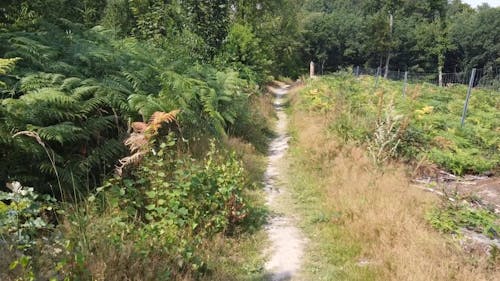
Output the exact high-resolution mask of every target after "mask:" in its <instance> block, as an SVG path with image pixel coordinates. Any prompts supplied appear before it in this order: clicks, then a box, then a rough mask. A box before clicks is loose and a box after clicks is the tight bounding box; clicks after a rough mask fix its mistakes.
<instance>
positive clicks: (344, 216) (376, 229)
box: [290, 98, 500, 281]
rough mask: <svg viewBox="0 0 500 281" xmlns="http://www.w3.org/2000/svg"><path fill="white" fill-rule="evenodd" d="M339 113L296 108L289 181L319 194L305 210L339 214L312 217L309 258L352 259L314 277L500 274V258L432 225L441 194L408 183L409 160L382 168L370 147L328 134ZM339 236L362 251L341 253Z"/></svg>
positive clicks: (452, 277) (476, 276) (431, 277)
mask: <svg viewBox="0 0 500 281" xmlns="http://www.w3.org/2000/svg"><path fill="white" fill-rule="evenodd" d="M295 99H297V98H295ZM296 102H300V101H296ZM334 118H335V114H332V115H330V116H325V115H323V116H319V115H316V116H314V115H312V114H311V113H307V112H301V111H296V112H294V113H293V115H292V122H291V123H292V127H293V131H294V132H295V140H296V143H295V144H294V145H293V146H292V151H293V156H292V161H293V164H292V168H291V171H290V174H291V181H292V182H298V184H297V185H300V186H298V187H296V188H295V192H298V193H303V194H308V195H307V196H309V197H311V196H315V195H314V194H315V193H317V194H318V195H317V198H316V199H317V200H318V202H317V207H316V208H314V207H311V206H307V203H304V204H303V206H302V207H300V208H299V209H302V212H303V214H302V215H304V216H305V217H308V216H309V217H310V216H312V215H314V213H318V212H321V213H325V214H337V215H335V216H332V217H331V218H329V219H328V222H327V224H326V225H325V224H321V225H314V223H310V222H309V223H306V224H309V225H305V228H306V230H308V231H309V232H310V233H309V234H310V235H314V236H315V237H314V239H311V241H312V246H311V248H312V249H314V250H315V251H319V253H318V252H317V253H315V254H312V256H313V257H312V258H310V259H311V260H313V261H309V265H312V266H315V265H318V264H319V263H320V262H319V261H318V259H321V262H325V261H332V260H338V259H337V258H336V257H335V255H339V256H342V257H345V256H349V258H348V259H350V260H348V261H345V260H344V261H343V262H341V263H340V264H336V265H330V266H331V267H335V269H333V270H331V272H334V273H323V274H324V275H321V274H322V273H321V271H323V272H328V270H327V268H326V267H325V266H319V269H317V271H319V273H312V275H314V276H311V278H318V279H320V278H323V279H321V280H366V279H374V280H398V281H399V280H412V281H413V280H415V281H416V280H422V281H424V280H425V281H427V280H464V281H469V280H500V265H498V264H496V265H495V264H489V263H488V261H487V259H486V257H481V256H478V255H475V256H474V255H472V254H467V253H465V252H464V251H463V250H462V249H461V247H460V246H459V244H458V242H456V241H452V240H451V237H449V236H446V235H443V234H440V233H438V232H437V231H435V230H434V229H432V228H430V226H429V224H428V223H427V222H426V221H425V219H424V216H425V213H426V211H427V210H428V209H429V208H430V207H431V206H432V204H434V203H436V201H437V200H438V199H437V198H436V197H435V195H432V194H429V193H425V192H423V191H421V190H419V189H414V188H412V187H410V185H409V178H408V176H407V174H406V171H405V169H406V167H404V166H402V165H400V164H392V165H387V166H385V167H383V168H377V167H375V166H374V165H373V164H372V162H371V161H370V160H369V158H368V157H367V156H366V151H365V150H364V148H361V147H354V146H352V145H349V144H348V145H339V142H337V141H336V140H335V137H333V136H329V135H328V133H327V131H326V128H327V124H328V123H329V122H332V121H333V120H334ZM311 194H312V195H311ZM297 197H298V198H301V197H304V195H301V194H299V195H297ZM308 200H309V201H310V200H315V199H314V198H309V199H308ZM319 228H321V230H316V229H319ZM325 228H326V229H328V228H331V229H332V230H331V231H326V230H325ZM332 233H334V234H335V235H333V234H332ZM339 233H340V234H339ZM336 243H345V244H349V245H351V244H352V245H354V246H353V248H356V247H358V246H359V247H358V248H359V250H354V251H353V253H351V254H352V255H350V254H349V253H347V254H346V253H336V252H335V251H332V248H335V247H337V246H333V245H335V244H336ZM346 247H347V246H346ZM310 255H311V254H310ZM318 256H319V257H320V258H318ZM321 256H325V257H321ZM314 259H316V260H315V261H314ZM359 261H364V265H362V266H361V265H359V264H358V262H359ZM338 268H341V269H338ZM366 268H369V270H370V271H371V275H370V274H368V275H362V276H370V277H359V276H361V275H359V274H358V273H356V271H360V270H366ZM337 271H342V272H341V273H339V274H338V276H341V277H339V278H338V279H337V278H335V279H334V278H333V277H332V276H334V275H335V274H337ZM328 274H329V275H328Z"/></svg>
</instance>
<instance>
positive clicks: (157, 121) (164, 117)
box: [147, 110, 180, 134]
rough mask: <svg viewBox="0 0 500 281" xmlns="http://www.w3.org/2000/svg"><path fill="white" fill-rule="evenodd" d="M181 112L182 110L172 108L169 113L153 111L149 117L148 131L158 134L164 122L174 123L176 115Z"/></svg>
mask: <svg viewBox="0 0 500 281" xmlns="http://www.w3.org/2000/svg"><path fill="white" fill-rule="evenodd" d="M179 112H180V110H172V111H170V112H168V113H166V112H160V111H157V112H155V113H153V115H152V116H151V118H150V119H149V126H148V128H147V131H149V132H151V133H153V134H156V133H157V132H158V130H159V129H160V128H161V124H162V123H172V122H175V117H176V116H177V114H178V113H179Z"/></svg>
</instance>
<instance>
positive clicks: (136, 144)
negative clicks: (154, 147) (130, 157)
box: [123, 133, 148, 153]
mask: <svg viewBox="0 0 500 281" xmlns="http://www.w3.org/2000/svg"><path fill="white" fill-rule="evenodd" d="M123 143H124V144H125V145H126V146H127V147H128V148H129V149H130V152H132V153H134V152H137V151H140V150H145V149H147V147H148V138H147V137H146V135H144V134H143V133H132V134H130V137H128V138H127V139H126V140H125V141H124V142H123Z"/></svg>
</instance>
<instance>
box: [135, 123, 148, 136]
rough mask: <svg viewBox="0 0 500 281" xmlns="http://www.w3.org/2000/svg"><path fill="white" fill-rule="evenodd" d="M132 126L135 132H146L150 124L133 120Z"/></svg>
mask: <svg viewBox="0 0 500 281" xmlns="http://www.w3.org/2000/svg"><path fill="white" fill-rule="evenodd" d="M131 127H132V130H133V131H134V133H144V132H145V131H146V129H147V128H148V124H147V123H145V122H132V124H131Z"/></svg>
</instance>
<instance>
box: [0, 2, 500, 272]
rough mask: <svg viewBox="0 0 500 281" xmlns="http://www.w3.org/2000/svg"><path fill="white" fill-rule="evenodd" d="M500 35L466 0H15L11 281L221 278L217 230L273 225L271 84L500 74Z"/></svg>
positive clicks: (7, 38) (3, 88)
mask: <svg viewBox="0 0 500 281" xmlns="http://www.w3.org/2000/svg"><path fill="white" fill-rule="evenodd" d="M499 36H500V8H492V7H489V6H487V5H482V6H480V7H478V8H477V9H473V8H471V7H470V6H468V5H467V4H464V3H461V1H460V0H453V1H446V0H425V1H413V0H366V1H345V0H335V1H333V0H332V1H328V0H307V1H300V0H199V1H198V0H3V1H1V3H0V102H1V107H0V121H1V122H0V157H1V159H2V161H1V162H0V190H4V191H6V192H3V191H2V192H1V194H0V199H1V201H0V232H1V233H0V236H1V238H0V251H3V252H7V253H8V254H6V256H8V258H6V259H5V260H3V261H2V262H0V269H2V271H3V269H4V268H9V270H7V271H5V272H8V273H5V275H2V274H3V273H0V279H2V280H4V279H6V280H9V278H14V277H13V276H24V277H23V278H25V279H27V280H33V279H30V278H32V277H33V278H35V277H36V278H41V279H51V278H55V279H54V280H59V279H61V278H64V277H66V276H67V277H68V278H71V277H75V276H78V277H79V278H81V279H82V280H94V279H95V278H96V276H101V277H103V278H105V280H114V279H116V280H122V279H123V278H122V277H123V276H127V277H129V278H132V279H133V274H142V275H144V274H145V276H149V277H148V278H146V279H148V280H153V279H158V280H165V279H169V278H170V279H178V280H181V279H182V278H186V279H189V278H203V277H206V276H210V274H211V273H210V272H211V270H215V271H217V269H216V268H217V263H218V262H217V261H215V260H213V252H210V250H212V251H214V250H216V249H211V246H210V245H208V244H207V242H206V241H207V240H208V241H212V240H210V239H214V237H216V236H217V235H222V236H223V237H226V236H230V235H236V234H238V233H244V232H246V231H249V229H251V228H252V227H255V225H256V224H258V221H260V220H261V217H259V216H261V215H262V211H261V210H260V209H259V207H255V206H257V205H258V204H259V203H256V202H253V199H252V195H251V194H249V192H247V189H248V190H251V189H252V187H254V186H255V182H258V181H259V175H261V174H262V171H261V169H260V168H257V167H256V166H259V165H262V163H260V162H259V163H258V164H257V163H254V162H258V160H256V159H258V157H259V155H261V154H262V153H264V152H265V151H266V149H267V145H268V137H269V136H270V135H271V134H272V132H271V130H270V124H271V122H272V118H273V117H272V114H271V113H269V112H266V111H265V106H262V104H264V103H265V102H266V98H267V97H266V95H265V94H264V92H265V87H264V85H266V83H268V82H270V81H272V80H273V79H275V78H278V77H281V78H284V77H290V78H292V79H297V78H299V77H300V76H301V75H303V74H304V73H305V72H306V68H307V67H308V66H309V62H310V61H314V62H316V63H317V64H318V65H320V68H321V70H322V71H336V70H340V69H344V68H348V67H352V66H356V65H361V66H366V67H385V68H386V69H393V70H399V69H401V70H411V71H416V72H432V73H436V72H438V71H439V70H441V71H443V72H460V71H465V70H467V69H471V68H481V69H483V71H484V72H483V73H488V72H491V73H494V75H498V68H499V67H500V43H499V42H500V38H499ZM247 146H248V147H251V148H248V147H247ZM235 148H236V149H235ZM238 149H239V152H241V151H243V152H241V153H235V152H234V150H236V151H237V152H238ZM249 151H250V152H249ZM259 153H260V154H259ZM247 154H251V155H250V156H249V155H247ZM250 158H251V159H250ZM249 159H250V160H249ZM139 163H140V164H139ZM259 173H260V174H259ZM28 187H30V188H28ZM164 187H171V188H170V189H167V190H165V189H164ZM174 187H175V188H174ZM21 190H22V192H21ZM7 191H14V192H13V193H12V192H7ZM250 193H251V192H250ZM12 202H15V204H14V203H12ZM65 204H67V205H65ZM254 204H255V206H254ZM167 205H168V208H166V207H165V206H167ZM12 208H14V211H13V209H12ZM13 214H14V215H13ZM160 236H161V237H163V238H164V239H158V237H160ZM43 239H45V240H44V241H49V240H50V242H46V243H45V242H44V243H39V242H37V241H41V240H43ZM159 240H161V241H159ZM4 242H5V243H4ZM8 244H9V245H17V248H15V249H13V248H12V247H6V246H4V245H8ZM47 245H48V246H47ZM7 248H8V249H7ZM54 249H56V250H57V251H56V252H57V254H55V255H52V256H51V255H48V254H47V252H50V251H52V250H54ZM226 250H227V249H226ZM124 252H126V253H128V254H127V257H123V256H121V255H122V253H124ZM173 253H175V254H173ZM211 257H212V258H211ZM146 258H147V259H151V260H152V265H151V268H149V269H148V272H144V269H143V266H144V264H141V263H140V261H141V260H143V259H146ZM120 260H122V262H121V263H119V262H118V261H120ZM102 264H107V265H108V267H107V268H99V265H102ZM141 265H142V266H141ZM124 268H126V269H128V270H129V271H128V272H127V271H123V269H124ZM214 268H215V269H214ZM113 270H122V271H123V272H122V274H123V275H120V274H117V273H116V272H115V271H113ZM0 272H1V271H0ZM148 274H149V275H148ZM131 276H132V277H131ZM113 278H114V279H113ZM208 278H209V277H208ZM51 280H52V279H51ZM183 280H184V279H183Z"/></svg>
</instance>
